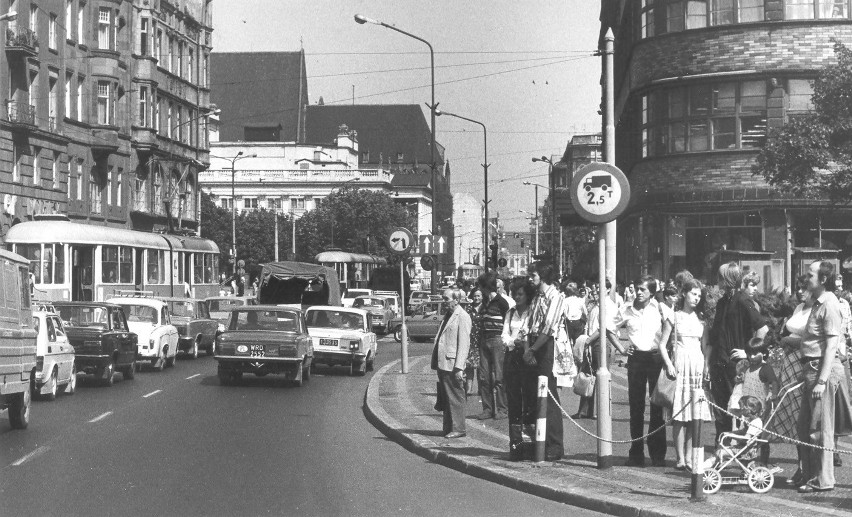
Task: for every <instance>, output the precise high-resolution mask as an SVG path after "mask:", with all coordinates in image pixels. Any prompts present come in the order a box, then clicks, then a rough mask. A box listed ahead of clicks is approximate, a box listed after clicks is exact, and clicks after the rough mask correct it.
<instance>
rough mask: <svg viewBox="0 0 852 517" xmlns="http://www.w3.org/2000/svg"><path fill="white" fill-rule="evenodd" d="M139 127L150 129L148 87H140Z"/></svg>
mask: <svg viewBox="0 0 852 517" xmlns="http://www.w3.org/2000/svg"><path fill="white" fill-rule="evenodd" d="M138 120H139V126H140V127H148V87H147V86H140V87H139V118H138Z"/></svg>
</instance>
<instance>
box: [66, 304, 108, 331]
mask: <svg viewBox="0 0 852 517" xmlns="http://www.w3.org/2000/svg"><path fill="white" fill-rule="evenodd" d="M56 310H57V311H58V312H59V317H60V318H62V321H63V323H65V325H66V326H67V327H94V328H100V329H106V328H107V327H108V323H107V313H108V312H109V311H108V310H107V309H106V308H104V307H78V306H68V305H67V306H61V305H58V306H57V307H56Z"/></svg>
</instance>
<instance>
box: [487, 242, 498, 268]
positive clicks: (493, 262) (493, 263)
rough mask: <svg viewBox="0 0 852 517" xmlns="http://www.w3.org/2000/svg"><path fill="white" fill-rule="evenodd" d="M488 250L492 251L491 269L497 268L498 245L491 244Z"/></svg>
mask: <svg viewBox="0 0 852 517" xmlns="http://www.w3.org/2000/svg"><path fill="white" fill-rule="evenodd" d="M488 248H489V249H490V250H491V259H490V260H489V262H490V263H491V267H493V268H495V269H496V268H497V250H498V249H499V248H498V246H497V245H496V244H489V245H488Z"/></svg>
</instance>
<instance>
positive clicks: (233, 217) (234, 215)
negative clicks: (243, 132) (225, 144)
mask: <svg viewBox="0 0 852 517" xmlns="http://www.w3.org/2000/svg"><path fill="white" fill-rule="evenodd" d="M243 158H257V155H256V154H248V155H244V154H243V152H242V151H240V152H238V153H237V155H236V156H234V157H233V158H232V159H231V258H232V259H233V261H234V274H236V273H237V196H236V193H235V192H236V187H235V184H236V179H235V178H236V170H235V168H234V165H235V164H236V163H237V160H241V159H243Z"/></svg>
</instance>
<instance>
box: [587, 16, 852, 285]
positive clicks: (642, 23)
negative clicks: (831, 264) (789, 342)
mask: <svg viewBox="0 0 852 517" xmlns="http://www.w3.org/2000/svg"><path fill="white" fill-rule="evenodd" d="M851 16H852V5H850V2H849V1H848V0H705V1H695V0H689V1H683V0H677V1H675V0H641V1H640V0H637V1H623V0H621V1H619V0H611V1H604V2H603V7H602V11H601V20H602V30H601V35H602V36H603V34H604V33H605V32H606V30H607V28H608V27H612V29H613V32H614V35H615V98H616V107H615V108H616V155H617V165H618V166H619V167H620V168H621V169H622V170H623V171H624V172H625V173H626V174H627V176H628V178H629V180H630V182H631V188H632V192H633V197H632V200H631V205H630V207H629V211H628V213H627V214H626V215H625V216H624V217H622V218H621V219H620V221H619V250H620V252H619V257H618V276H619V277H632V276H635V275H638V274H641V273H650V274H652V275H655V276H657V277H660V278H668V277H671V276H673V275H674V273H675V272H677V271H679V270H680V269H683V268H687V269H689V270H690V271H692V272H693V273H695V274H696V276H699V277H702V278H705V279H711V280H712V279H713V277H714V273H713V271H714V270H715V268H716V267H717V266H718V262H719V261H720V260H727V259H737V260H740V261H742V262H743V263H746V262H748V263H749V264H750V265H751V266H752V267H753V268H756V269H758V270H759V271H758V272H759V273H760V274H761V275H762V276H763V278H764V281H763V283H762V284H761V285H762V286H763V287H765V288H766V289H770V288H773V287H779V286H783V285H790V280H791V278H792V277H793V275H794V274H795V273H796V272H797V269H798V268H799V267H800V263H801V261H800V260H799V259H801V258H802V257H804V256H806V255H807V254H808V253H812V252H813V248H821V249H835V250H839V253H838V252H834V253H833V255H834V256H838V255H839V258H840V260H841V261H845V259H847V258H848V257H849V255H850V252H852V247H850V245H852V239H850V237H852V232H850V230H852V223H850V222H849V221H850V217H849V216H850V210H849V208H848V207H837V206H829V204H828V203H827V202H820V201H815V200H803V199H790V198H787V197H784V196H781V195H779V194H778V193H777V192H775V191H773V189H771V188H769V186H768V185H767V183H766V182H765V181H764V180H763V178H762V177H761V176H755V175H753V174H752V172H751V166H752V165H753V163H754V161H755V158H756V156H757V154H758V150H759V148H760V147H761V146H762V145H763V143H764V141H765V138H766V133H767V129H768V128H773V127H776V126H779V125H782V124H784V123H785V122H786V121H787V120H789V119H790V118H791V117H795V116H796V114H799V113H804V112H805V111H807V110H808V109H810V108H811V95H812V93H813V82H812V81H813V79H814V78H815V77H816V76H817V73H818V71H819V69H820V68H821V67H824V66H825V65H827V64H829V63H832V62H833V60H834V53H833V40H835V39H836V40H839V41H841V42H850V41H852V18H850V17H851ZM828 255H832V253H828Z"/></svg>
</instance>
